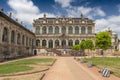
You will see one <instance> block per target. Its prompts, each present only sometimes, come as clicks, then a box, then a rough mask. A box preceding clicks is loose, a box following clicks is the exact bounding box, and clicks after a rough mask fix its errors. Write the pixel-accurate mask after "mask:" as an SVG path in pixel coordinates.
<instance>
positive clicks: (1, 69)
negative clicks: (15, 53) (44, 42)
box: [0, 58, 55, 74]
mask: <svg viewBox="0 0 120 80" xmlns="http://www.w3.org/2000/svg"><path fill="white" fill-rule="evenodd" d="M54 60H55V59H53V58H40V59H23V60H18V61H14V62H9V63H6V64H2V65H0V74H11V73H17V72H23V71H28V70H32V69H34V67H30V66H28V65H30V64H37V63H39V64H40V63H53V62H54Z"/></svg>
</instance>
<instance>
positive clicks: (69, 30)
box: [68, 26, 73, 34]
mask: <svg viewBox="0 0 120 80" xmlns="http://www.w3.org/2000/svg"><path fill="white" fill-rule="evenodd" d="M72 33H73V28H72V26H70V27H69V28H68V34H72Z"/></svg>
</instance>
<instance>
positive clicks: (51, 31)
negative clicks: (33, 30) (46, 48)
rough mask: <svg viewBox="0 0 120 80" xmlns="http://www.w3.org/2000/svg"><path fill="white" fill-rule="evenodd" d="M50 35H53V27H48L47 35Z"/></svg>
mask: <svg viewBox="0 0 120 80" xmlns="http://www.w3.org/2000/svg"><path fill="white" fill-rule="evenodd" d="M52 33H53V27H52V26H50V27H49V34H52Z"/></svg>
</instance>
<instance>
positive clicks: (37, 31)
mask: <svg viewBox="0 0 120 80" xmlns="http://www.w3.org/2000/svg"><path fill="white" fill-rule="evenodd" d="M36 34H37V35H39V34H40V27H39V26H37V27H36Z"/></svg>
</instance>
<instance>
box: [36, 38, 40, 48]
mask: <svg viewBox="0 0 120 80" xmlns="http://www.w3.org/2000/svg"><path fill="white" fill-rule="evenodd" d="M36 46H37V47H38V46H40V40H39V39H37V40H36Z"/></svg>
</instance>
